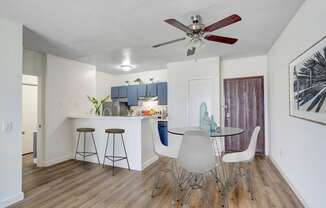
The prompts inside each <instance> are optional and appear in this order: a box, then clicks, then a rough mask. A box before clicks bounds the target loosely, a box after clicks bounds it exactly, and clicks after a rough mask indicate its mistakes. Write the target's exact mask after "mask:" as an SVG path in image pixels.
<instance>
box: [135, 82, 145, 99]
mask: <svg viewBox="0 0 326 208" xmlns="http://www.w3.org/2000/svg"><path fill="white" fill-rule="evenodd" d="M137 88H138V91H137V92H138V97H147V85H146V84H140V85H137Z"/></svg>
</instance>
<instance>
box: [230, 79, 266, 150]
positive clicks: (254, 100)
mask: <svg viewBox="0 0 326 208" xmlns="http://www.w3.org/2000/svg"><path fill="white" fill-rule="evenodd" d="M224 96H225V105H224V112H225V126H231V127H238V128H242V129H244V130H245V132H244V133H243V134H241V135H238V136H232V137H227V138H226V139H225V150H226V151H227V152H230V151H244V150H246V149H247V147H248V145H249V143H250V137H251V134H252V132H253V130H254V129H255V127H256V126H260V127H261V129H260V133H259V136H258V142H257V149H256V152H257V153H260V154H264V153H265V128H264V127H265V125H264V79H263V77H246V78H236V79H225V80H224Z"/></svg>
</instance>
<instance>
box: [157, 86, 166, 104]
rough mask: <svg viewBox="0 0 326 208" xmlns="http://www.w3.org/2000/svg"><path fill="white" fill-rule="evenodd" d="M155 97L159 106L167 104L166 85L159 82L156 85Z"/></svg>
mask: <svg viewBox="0 0 326 208" xmlns="http://www.w3.org/2000/svg"><path fill="white" fill-rule="evenodd" d="M157 97H158V100H159V104H160V105H167V104H168V83H167V82H160V83H157Z"/></svg>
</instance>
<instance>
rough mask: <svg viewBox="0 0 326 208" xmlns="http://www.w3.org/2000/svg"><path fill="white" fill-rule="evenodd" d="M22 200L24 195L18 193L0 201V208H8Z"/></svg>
mask: <svg viewBox="0 0 326 208" xmlns="http://www.w3.org/2000/svg"><path fill="white" fill-rule="evenodd" d="M23 199H24V193H23V192H19V193H17V194H15V195H13V196H10V197H8V198H6V199H2V200H1V201H0V208H5V207H8V206H10V205H12V204H14V203H17V202H19V201H21V200H23Z"/></svg>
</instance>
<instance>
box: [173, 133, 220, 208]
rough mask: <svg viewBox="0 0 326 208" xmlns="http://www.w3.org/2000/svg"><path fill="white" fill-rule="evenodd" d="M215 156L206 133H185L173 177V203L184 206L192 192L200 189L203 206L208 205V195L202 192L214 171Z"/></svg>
mask: <svg viewBox="0 0 326 208" xmlns="http://www.w3.org/2000/svg"><path fill="white" fill-rule="evenodd" d="M215 155H216V153H215V150H214V147H213V143H212V141H211V139H210V137H209V135H208V133H207V132H206V131H201V130H195V131H187V132H185V134H184V136H183V140H182V143H181V147H180V151H179V156H178V159H177V166H178V171H175V172H174V173H175V174H177V175H176V176H175V177H174V179H175V182H174V194H173V195H174V196H173V198H174V199H173V202H174V203H176V202H177V201H179V202H180V203H181V206H186V205H187V202H188V200H189V199H190V197H191V194H192V192H193V190H194V189H199V188H200V189H201V191H202V196H203V198H204V204H206V205H208V204H207V203H208V194H207V193H204V192H205V191H204V190H205V187H206V185H207V183H206V181H207V176H209V175H210V174H211V173H213V172H215V171H213V170H215V169H216V164H217V160H216V156H215ZM215 177H216V176H213V178H215ZM180 189H182V191H183V197H182V199H180V200H179V192H180Z"/></svg>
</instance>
